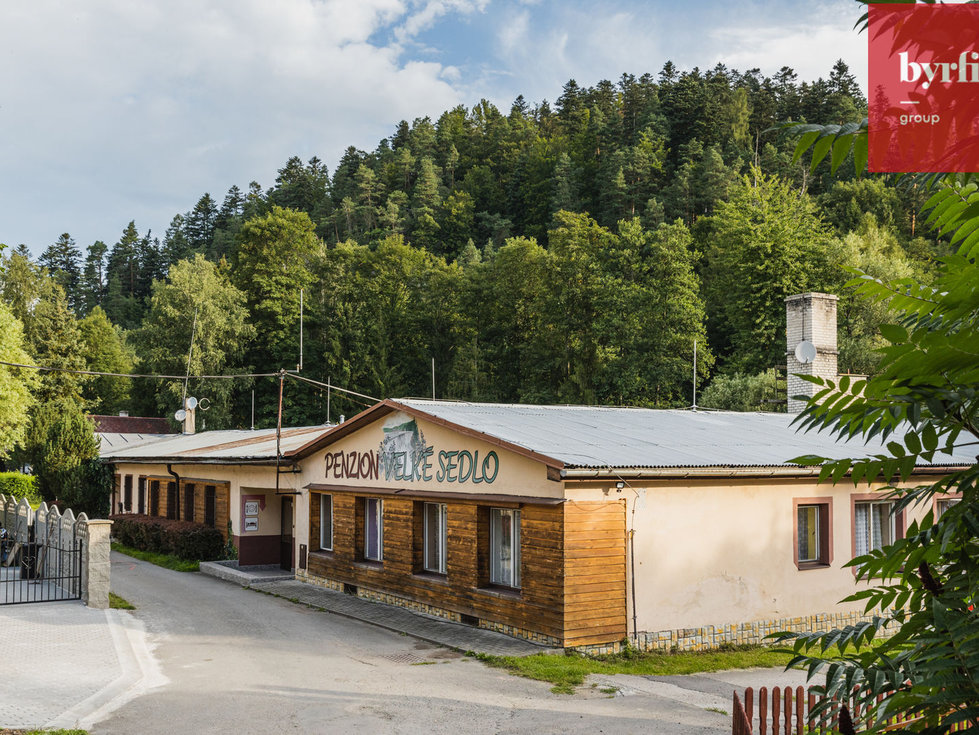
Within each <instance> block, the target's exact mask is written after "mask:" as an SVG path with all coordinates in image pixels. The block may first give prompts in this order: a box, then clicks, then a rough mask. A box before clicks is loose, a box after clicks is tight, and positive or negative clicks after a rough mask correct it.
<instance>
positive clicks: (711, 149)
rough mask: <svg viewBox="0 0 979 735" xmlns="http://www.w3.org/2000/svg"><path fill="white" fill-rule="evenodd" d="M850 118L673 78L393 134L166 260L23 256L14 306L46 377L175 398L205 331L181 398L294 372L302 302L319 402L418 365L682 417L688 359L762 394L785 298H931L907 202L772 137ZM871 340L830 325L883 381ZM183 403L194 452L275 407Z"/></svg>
mask: <svg viewBox="0 0 979 735" xmlns="http://www.w3.org/2000/svg"><path fill="white" fill-rule="evenodd" d="M865 108H866V100H865V99H864V98H863V97H862V95H861V93H860V91H859V89H858V85H857V84H856V82H855V80H854V78H853V76H852V75H851V74H850V73H849V70H848V69H847V67H846V65H845V64H843V62H838V63H837V64H836V65H835V66H834V67H833V69H832V70H831V71H830V73H829V75H828V78H827V79H819V80H817V81H815V82H811V83H806V82H802V83H800V82H799V81H798V79H797V77H796V75H795V73H794V72H793V71H792V70H791V69H789V68H787V67H785V68H783V69H782V70H781V71H780V72H779V73H778V74H776V75H774V76H773V77H764V76H762V75H761V74H760V73H759V72H758V71H757V70H751V71H748V72H745V73H739V72H737V71H734V70H729V69H726V68H725V67H723V66H717V67H715V68H714V69H712V70H710V71H708V72H702V71H699V70H697V69H694V70H693V71H683V72H681V71H679V70H678V69H676V68H675V67H674V66H673V65H672V64H671V63H667V64H666V65H665V66H664V67H663V69H662V70H661V71H660V73H659V74H658V75H657V76H652V75H643V76H641V77H638V78H636V77H633V76H631V75H623V76H622V78H621V79H619V80H618V82H615V83H612V82H608V81H602V82H599V83H598V84H596V85H595V86H594V87H589V88H583V87H580V86H579V85H578V84H576V83H575V82H574V81H569V82H568V83H567V84H566V85H565V86H564V88H563V89H562V90H561V92H560V95H559V96H557V98H556V101H555V102H554V103H553V105H552V104H550V103H548V102H546V101H543V102H540V103H538V104H535V105H531V104H528V103H527V102H526V101H525V100H524V99H523V98H522V97H518V98H517V99H516V100H515V101H514V103H513V104H512V106H511V107H510V109H509V110H500V109H498V108H496V107H495V106H493V105H492V104H490V103H488V102H486V101H482V102H480V103H479V104H477V105H475V106H474V107H473V108H471V109H466V108H465V107H461V106H460V107H457V108H455V109H452V110H448V111H446V112H444V113H443V114H442V115H440V116H439V117H438V119H437V120H435V121H432V120H431V119H429V118H421V119H416V120H414V121H413V122H412V123H408V122H406V121H402V122H401V123H399V124H398V125H397V126H396V127H395V129H394V131H393V134H392V135H391V136H390V137H389V138H386V139H384V140H381V141H380V142H379V143H378V145H377V147H376V148H375V149H374V150H373V151H370V152H366V151H361V150H358V149H356V148H353V147H351V148H348V149H347V150H346V151H345V152H344V153H343V155H342V157H340V159H339V163H338V165H337V167H336V170H334V171H332V172H330V171H328V170H327V168H326V166H325V165H324V164H323V163H322V162H321V161H320V160H319V159H318V158H313V159H311V160H309V161H308V162H303V161H302V160H301V159H299V158H291V159H289V160H288V161H287V162H286V163H285V165H284V166H283V167H282V168H281V169H280V170H279V172H278V176H277V177H276V180H275V184H274V185H273V186H271V187H270V188H268V189H263V187H262V186H261V185H259V184H258V183H256V182H252V183H251V184H249V185H248V186H247V187H246V190H244V191H243V190H242V189H240V188H239V187H238V186H234V187H232V188H231V189H230V190H229V191H228V192H227V194H225V195H224V197H223V200H221V202H220V204H219V203H218V201H217V200H216V199H215V198H213V197H212V196H211V195H210V194H204V195H203V196H201V197H200V198H199V199H198V200H197V203H196V204H195V205H194V206H193V208H192V209H191V210H190V211H189V212H187V213H185V214H178V215H176V216H175V217H174V218H173V220H172V222H171V223H170V226H169V228H168V229H167V231H166V233H165V234H164V236H163V238H162V240H161V239H158V238H156V237H153V236H151V234H150V233H145V234H141V233H140V231H139V230H138V228H137V226H136V223H130V224H129V225H128V226H127V227H126V228H125V229H124V230H123V232H122V235H121V237H120V238H119V240H118V241H117V242H116V243H114V244H112V245H107V244H105V243H103V242H101V241H99V242H95V243H92V244H90V245H88V246H87V247H86V249H85V253H84V254H83V253H82V252H81V250H80V249H79V247H78V246H77V245H76V243H75V242H74V241H73V240H72V238H71V236H70V234H68V233H66V234H65V235H63V236H62V237H61V238H60V239H59V240H58V242H56V243H53V244H52V245H51V246H50V247H48V248H47V250H45V252H44V254H43V256H42V257H41V258H40V261H39V263H38V264H34V263H32V262H30V259H29V257H28V255H27V251H26V249H25V248H20V249H19V250H18V251H16V252H14V253H8V254H6V256H5V259H4V269H3V274H2V276H0V278H2V279H3V293H4V300H5V302H6V304H7V305H8V307H9V308H10V310H11V311H12V312H13V315H14V316H16V317H17V318H18V319H19V320H20V321H21V322H22V323H23V325H24V328H25V337H24V345H25V347H26V349H27V351H28V353H30V354H31V357H32V359H34V360H36V361H37V362H39V363H42V364H60V363H65V364H72V365H76V366H78V365H87V366H89V367H90V368H94V369H101V370H111V371H115V372H120V371H121V372H126V371H128V370H129V369H132V368H133V367H134V366H138V368H139V372H142V373H168V374H174V373H182V372H183V370H184V369H185V368H186V360H187V347H188V345H189V343H190V333H191V325H192V323H193V320H194V314H195V309H196V311H197V325H198V326H197V336H196V341H195V350H194V356H193V360H192V372H194V373H208V374H213V373H221V372H225V373H226V372H237V371H247V370H250V369H254V370H258V371H262V372H267V371H273V370H277V369H279V368H280V367H287V368H294V367H295V365H296V363H297V362H298V360H299V298H300V290H301V289H302V290H303V291H304V295H305V306H306V312H305V330H304V338H305V341H304V368H303V375H305V376H308V377H310V378H313V379H316V380H322V381H326V380H327V379H331V380H332V382H333V383H334V384H337V385H341V386H345V387H349V388H352V389H354V390H357V391H360V392H363V393H366V394H369V395H373V396H395V395H430V394H431V368H432V358H434V359H435V375H436V393H437V395H438V396H439V397H451V398H465V399H474V400H496V401H525V402H569V403H628V404H642V405H655V406H677V405H686V404H687V403H689V397H690V394H691V388H692V386H691V371H692V364H693V350H694V342H695V341H696V342H697V344H698V354H699V356H700V359H699V362H698V366H699V370H700V373H701V380H702V381H704V383H706V382H708V381H709V380H711V379H712V376H716V375H727V376H729V377H730V378H731V379H732V380H734V381H735V383H732V384H736V383H737V380H741V381H742V382H744V381H748V383H750V382H751V381H752V380H755V382H756V383H757V382H758V380H760V379H757V378H753V377H752V376H756V375H757V374H759V373H761V372H763V371H765V370H766V369H767V368H771V367H773V366H775V365H777V364H780V363H781V362H782V361H783V360H784V344H783V332H782V329H783V326H782V324H783V320H784V316H783V304H782V299H783V298H784V296H785V295H787V294H790V293H795V292H799V291H803V290H813V289H819V290H829V291H835V292H839V291H841V286H842V283H843V282H845V280H846V275H845V273H844V272H843V271H842V269H841V268H840V266H846V265H850V266H859V267H863V268H866V269H868V270H870V271H871V272H872V273H874V274H875V275H878V276H881V277H892V276H902V275H908V274H910V273H913V272H917V273H919V274H925V275H926V274H927V272H928V270H929V268H930V262H931V258H932V257H933V256H934V254H935V251H936V247H937V245H936V243H934V242H928V241H926V240H924V239H922V238H920V237H917V235H918V234H919V233H916V232H915V223H914V219H913V215H912V213H913V212H914V211H916V204H920V202H915V201H914V200H915V198H916V194H915V192H914V191H907V190H901V189H896V188H893V187H892V186H890V185H889V184H888V183H886V182H884V181H882V180H879V179H873V178H864V179H861V180H852V179H849V178H848V176H851V175H852V174H851V173H850V172H851V171H852V164H851V165H849V166H847V165H846V164H844V166H843V167H842V168H841V172H842V173H838V174H837V175H836V176H830V174H829V170H828V163H827V162H823V163H822V164H820V166H818V167H817V168H816V169H815V171H813V172H810V171H809V169H808V168H807V167H806V166H804V165H803V164H801V163H793V162H792V149H793V146H794V140H793V139H791V138H789V137H788V136H787V135H786V134H785V133H783V132H778V131H773V130H772V128H773V126H776V125H777V124H778V123H779V122H780V121H785V120H798V121H809V122H818V123H826V122H844V121H850V120H859V119H861V118H862V117H864V115H865ZM188 201H193V196H191V197H189V199H188ZM65 224H66V229H69V230H70V223H65ZM41 266H43V268H45V269H46V273H47V274H49V275H50V277H48V276H47V275H45V272H44V271H42V270H41ZM59 285H60V288H59ZM876 319H877V315H876V314H875V313H874V311H873V309H872V308H870V307H866V306H858V305H856V304H854V303H853V302H852V301H850V300H848V299H846V298H844V299H843V301H842V302H841V369H844V370H850V371H854V372H867V371H870V370H872V369H873V365H874V356H873V352H872V349H873V347H874V346H875V344H876V342H875V340H876V337H875V336H874V333H875V328H876ZM53 345H56V347H54V346H53ZM59 361H60V362H59ZM43 380H44V381H47V383H44V385H42V386H41V387H39V388H37V389H36V390H37V392H38V395H39V396H40V398H41V399H42V400H46V399H49V398H51V396H52V395H54V394H64V395H70V396H75V397H77V399H78V400H79V401H81V402H83V403H84V404H85V405H86V407H87V408H89V409H92V410H95V411H106V412H108V411H115V410H118V409H119V408H128V409H129V410H131V411H136V412H139V413H143V414H157V415H172V413H173V410H174V409H175V408H176V407H177V401H178V395H179V392H180V387H179V385H177V384H175V383H166V382H162V381H161V382H159V383H157V382H143V383H139V384H138V385H132V386H131V385H129V381H125V380H117V379H99V380H97V381H96V380H89V381H87V382H78V381H72V380H66V379H64V378H63V377H62V378H60V379H59V381H60V383H59V384H57V385H54V384H50V383H52V381H53V380H54V378H52V377H50V376H46V377H44V378H43ZM723 382H724V381H718V385H720V384H722V383H723ZM49 384H50V385H49ZM289 386H290V389H289V390H288V391H287V395H286V405H287V416H286V420H287V422H288V423H290V424H303V423H320V422H322V421H324V420H326V413H325V409H326V397H325V392H324V391H320V390H318V389H314V388H312V387H310V386H300V385H298V384H295V383H290V384H289ZM191 388H192V391H193V392H195V393H196V394H197V395H200V396H206V397H209V398H210V399H211V403H212V406H213V408H212V409H211V411H210V412H209V414H208V415H207V421H208V427H209V428H217V427H219V426H242V425H247V423H248V420H249V410H250V401H251V391H252V390H253V389H254V390H255V400H256V404H257V421H256V423H257V424H258V425H268V423H269V421H270V420H271V417H272V416H273V413H274V407H275V402H276V399H277V390H276V386H275V384H274V383H273V382H272V381H270V380H262V379H259V380H258V381H257V382H249V381H209V382H207V383H206V384H205V385H197V386H193V385H192V386H191ZM341 400H346V401H347V402H345V403H339V401H341ZM725 400H727V399H725ZM332 407H333V409H334V411H333V415H332V418H336V415H337V414H338V413H339V412H340V411H344V412H346V413H347V414H348V415H349V414H350V413H352V412H353V411H355V410H356V409H357V408H359V405H358V404H357V403H356V402H351V400H350V399H340V398H339V397H337V396H336V395H335V394H334V402H333V404H332Z"/></svg>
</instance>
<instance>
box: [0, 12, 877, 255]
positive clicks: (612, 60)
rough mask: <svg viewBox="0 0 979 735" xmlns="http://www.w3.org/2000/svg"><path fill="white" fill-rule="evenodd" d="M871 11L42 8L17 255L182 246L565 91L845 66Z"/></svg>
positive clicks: (16, 79) (7, 165)
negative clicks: (394, 153) (217, 212)
mask: <svg viewBox="0 0 979 735" xmlns="http://www.w3.org/2000/svg"><path fill="white" fill-rule="evenodd" d="M859 15H860V6H858V5H857V3H855V2H853V0H811V1H810V2H801V0H779V1H778V2H776V1H775V0H740V1H738V0H731V1H728V2H722V1H721V0H695V1H693V2H687V3H683V2H662V1H660V0H655V1H649V2H637V1H634V0H609V1H602V0H594V1H592V2H583V1H580V0H564V1H561V2H559V1H552V0H155V1H152V2H151V1H147V2H139V3H134V2H132V1H131V0H85V2H84V3H65V2H63V1H62V0H33V1H32V2H30V3H28V2H16V3H4V4H3V8H2V9H0V69H3V72H2V73H0V172H2V175H0V243H6V244H8V245H11V246H13V245H16V244H18V243H21V242H23V243H26V244H27V245H28V246H29V247H30V248H31V250H32V251H33V252H34V253H35V254H39V253H40V252H41V251H42V250H43V249H44V248H45V247H46V246H47V245H48V244H50V243H52V242H53V241H54V240H55V239H56V238H57V237H58V235H59V234H61V233H62V232H68V233H70V234H71V235H72V236H73V237H74V238H75V241H76V242H77V244H78V245H79V247H80V248H82V249H83V250H84V248H85V247H87V246H88V245H89V244H91V243H92V242H93V241H94V240H97V239H101V240H104V241H105V242H107V243H109V244H110V245H111V244H112V243H114V242H115V241H116V240H117V239H118V238H119V235H120V234H121V232H122V230H123V228H124V227H125V226H126V224H127V223H128V222H129V221H130V220H132V219H134V220H135V221H136V226H137V227H138V228H139V230H140V232H145V231H146V230H147V229H152V231H153V233H154V234H155V235H157V236H159V237H161V238H162V236H163V232H164V230H165V229H166V226H167V224H168V223H169V221H170V219H171V217H172V216H173V215H174V214H176V213H178V212H185V211H187V210H189V209H190V208H191V207H192V206H193V205H194V203H195V201H196V200H197V198H198V197H199V196H200V195H201V194H203V193H204V192H205V191H207V192H210V193H211V195H212V196H214V197H215V198H216V199H217V200H218V201H220V200H221V199H222V198H223V196H224V193H225V192H226V191H227V189H228V188H229V187H230V186H231V185H232V184H237V185H238V186H240V187H242V188H243V189H244V188H245V187H247V185H248V183H249V182H250V181H252V180H257V181H258V182H259V183H261V184H262V186H263V187H266V188H267V187H268V186H270V185H271V184H272V183H273V182H274V179H275V173H276V170H277V169H278V168H280V167H281V166H282V165H283V164H284V163H285V161H286V159H287V158H288V157H289V156H291V155H299V156H301V157H302V158H303V159H308V158H309V157H311V156H313V155H317V156H319V157H320V158H321V159H323V160H324V161H325V162H326V163H327V165H328V166H329V167H330V170H331V171H332V168H333V165H334V164H335V162H336V160H337V159H338V158H339V156H340V155H341V154H342V152H343V149H344V148H345V147H346V146H348V145H356V146H357V147H359V148H363V149H367V150H370V149H372V148H374V146H375V145H376V144H377V141H378V140H379V139H380V138H382V137H385V136H387V135H390V134H391V132H392V131H393V129H394V126H395V125H396V124H397V122H398V121H399V120H401V119H407V120H412V119H414V118H416V117H422V116H425V115H429V116H432V117H433V118H434V117H437V116H438V114H439V113H440V112H441V111H443V110H445V109H447V108H450V107H453V106H455V105H457V104H464V105H467V106H469V105H472V104H473V103H475V102H477V101H478V100H480V99H481V98H486V99H489V100H490V101H491V102H494V103H495V104H497V105H498V106H500V107H501V108H503V109H508V108H509V105H510V102H512V100H513V99H514V98H515V97H516V96H517V95H518V94H523V95H524V97H525V98H526V99H527V100H528V101H529V102H539V101H540V100H542V99H545V98H546V99H548V100H551V101H553V100H554V99H555V98H556V97H557V96H558V95H559V94H560V91H561V87H562V86H563V84H564V83H565V82H566V81H567V80H568V79H570V78H574V79H576V80H577V81H578V83H579V84H581V85H592V84H594V83H595V82H597V81H599V80H601V79H612V80H615V79H617V78H618V77H619V76H620V75H621V74H622V73H623V72H629V73H632V74H636V75H639V74H642V73H644V72H651V73H653V74H655V73H657V72H658V71H659V70H660V68H661V67H662V65H663V63H664V62H665V61H667V60H668V59H669V60H672V61H673V62H674V63H675V64H677V66H679V67H680V68H683V69H689V68H692V67H694V66H699V67H701V68H710V67H712V66H714V65H715V64H716V63H718V62H723V63H726V64H727V65H728V66H730V67H734V68H738V69H748V68H751V67H759V68H760V69H761V70H762V71H763V72H764V73H772V72H775V71H777V70H778V69H779V68H780V67H781V66H783V65H788V66H791V67H793V68H794V69H795V70H796V71H797V72H798V74H799V76H800V77H801V78H802V79H815V78H816V77H819V76H827V75H828V74H829V70H830V68H831V66H832V64H833V62H834V61H835V60H836V59H838V58H842V59H844V60H845V61H846V62H847V63H848V64H849V65H850V67H851V69H852V70H853V71H854V73H855V74H856V75H857V78H858V79H859V80H860V81H861V83H862V84H864V86H865V85H866V63H867V62H866V40H865V37H864V36H861V35H858V34H857V33H856V32H855V31H853V30H852V28H853V24H854V22H855V21H856V19H857V18H858V17H859Z"/></svg>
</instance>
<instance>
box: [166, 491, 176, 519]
mask: <svg viewBox="0 0 979 735" xmlns="http://www.w3.org/2000/svg"><path fill="white" fill-rule="evenodd" d="M167 518H169V519H170V520H171V521H172V520H176V518H177V483H175V482H168V483H167Z"/></svg>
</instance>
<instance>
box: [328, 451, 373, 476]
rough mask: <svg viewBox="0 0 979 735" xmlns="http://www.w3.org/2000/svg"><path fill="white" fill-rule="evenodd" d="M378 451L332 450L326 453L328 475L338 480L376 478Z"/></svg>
mask: <svg viewBox="0 0 979 735" xmlns="http://www.w3.org/2000/svg"><path fill="white" fill-rule="evenodd" d="M377 460H378V457H377V453H376V452H330V453H329V454H327V455H326V476H327V477H328V478H329V477H330V474H331V473H332V476H333V477H334V478H335V479H337V480H376V479H377V477H378V471H377Z"/></svg>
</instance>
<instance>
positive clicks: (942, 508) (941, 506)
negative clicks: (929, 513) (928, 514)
mask: <svg viewBox="0 0 979 735" xmlns="http://www.w3.org/2000/svg"><path fill="white" fill-rule="evenodd" d="M958 502H959V499H958V498H941V499H940V500H936V501H935V520H936V521H937V520H938V519H939V518H941V517H942V516H943V515H945V513H946V511H948V509H949V508H951V507H952V506H953V505H955V504H956V503H958Z"/></svg>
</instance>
